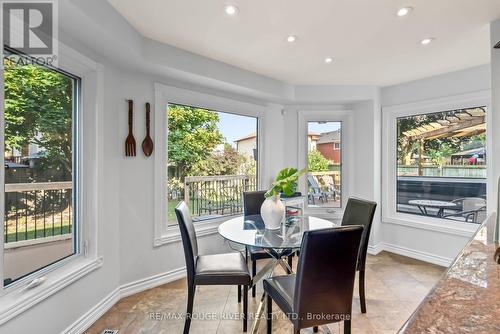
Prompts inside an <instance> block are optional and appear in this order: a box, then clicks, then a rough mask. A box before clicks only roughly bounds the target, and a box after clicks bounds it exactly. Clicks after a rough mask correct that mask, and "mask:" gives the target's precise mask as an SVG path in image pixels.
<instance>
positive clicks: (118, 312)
mask: <svg viewBox="0 0 500 334" xmlns="http://www.w3.org/2000/svg"><path fill="white" fill-rule="evenodd" d="M259 262H262V261H259ZM443 271H444V268H442V267H438V266H434V265H431V264H428V263H424V262H420V261H417V260H413V259H409V258H406V257H402V256H399V255H394V254H391V253H387V252H382V253H380V254H379V255H377V256H368V259H367V268H366V294H367V313H366V314H361V312H360V308H359V297H358V291H357V281H356V285H355V287H356V288H355V293H354V300H353V315H352V316H353V320H352V333H370V334H371V333H383V334H386V333H396V332H397V330H398V329H399V328H400V327H401V325H402V324H403V323H404V322H405V321H406V319H407V318H408V317H409V316H410V315H411V313H412V312H413V311H414V310H415V308H416V307H417V306H418V304H419V303H420V302H421V301H422V299H423V298H424V297H425V295H426V294H427V293H428V292H429V291H430V289H431V288H432V286H433V285H434V284H435V283H436V282H437V280H438V279H439V278H440V276H441V275H442V273H443ZM259 292H260V293H259ZM261 292H262V285H260V286H259V287H258V289H257V298H252V297H251V295H250V296H249V312H255V311H256V309H257V306H258V304H259V300H260V298H259V296H260V295H261ZM185 307H186V282H185V280H179V281H176V282H172V283H169V284H165V285H162V286H160V287H157V288H154V289H150V290H147V291H144V292H141V293H138V294H135V295H133V296H130V297H127V298H124V299H122V300H120V301H119V302H118V303H117V304H116V305H114V306H113V307H112V308H111V309H110V310H109V311H108V312H106V313H105V314H104V315H103V316H102V317H101V318H100V319H99V320H97V322H95V323H94V324H93V325H92V326H91V327H90V328H89V329H88V330H87V331H86V333H87V334H94V333H95V334H100V333H101V332H102V331H103V330H104V329H118V330H119V334H126V333H127V334H128V333H130V334H136V333H143V334H149V333H151V334H176V333H182V329H183V325H184V321H183V320H182V319H167V316H168V314H175V313H180V314H183V312H185ZM241 310H242V305H241V304H238V303H237V290H236V287H229V286H199V287H198V288H197V290H196V296H195V303H194V313H196V314H198V315H199V316H205V317H212V319H193V321H192V323H191V331H190V333H192V334H197V333H202V334H210V333H218V334H233V333H242V323H241V321H240V320H234V319H221V315H222V316H226V318H227V317H228V316H231V315H234V314H239V313H240V312H241ZM273 311H274V312H275V313H276V314H275V317H276V318H277V319H276V320H274V322H273V333H277V334H278V333H279V334H285V333H287V334H288V333H292V327H291V325H290V323H289V322H288V320H286V319H284V318H283V315H282V314H281V313H280V311H279V309H278V307H277V306H275V307H274V308H273ZM152 313H154V314H156V315H155V316H152ZM152 317H153V318H154V317H157V319H152ZM251 324H252V320H249V328H250V326H251ZM328 329H329V331H330V332H331V333H334V334H337V333H342V324H338V323H337V324H332V325H329V326H328ZM322 331H323V329H321V330H320V332H322ZM259 333H266V322H265V321H261V323H260V327H259ZM302 333H312V329H309V330H307V329H306V330H303V331H302Z"/></svg>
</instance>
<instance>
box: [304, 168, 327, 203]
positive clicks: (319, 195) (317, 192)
mask: <svg viewBox="0 0 500 334" xmlns="http://www.w3.org/2000/svg"><path fill="white" fill-rule="evenodd" d="M307 182H308V183H309V189H310V191H309V193H308V194H307V199H308V200H309V201H310V202H312V204H316V199H319V200H321V203H324V202H325V195H324V193H323V191H322V190H321V187H320V185H319V183H318V180H317V179H316V177H315V176H314V175H307ZM311 190H312V191H311Z"/></svg>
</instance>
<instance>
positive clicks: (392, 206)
mask: <svg viewBox="0 0 500 334" xmlns="http://www.w3.org/2000/svg"><path fill="white" fill-rule="evenodd" d="M488 99H489V97H488V93H487V92H478V93H473V94H467V95H464V96H456V97H450V98H442V99H436V100H430V101H424V102H417V103H411V104H407V105H398V106H390V107H385V108H384V109H383V120H384V121H383V131H382V134H383V143H382V153H383V156H382V162H383V165H382V179H383V182H382V184H383V191H382V197H383V200H382V204H383V206H382V214H383V221H384V222H387V223H397V224H403V225H410V226H413V227H421V228H428V229H438V230H441V231H447V232H450V233H455V234H456V233H458V234H461V235H462V234H463V235H469V233H470V232H469V231H474V230H475V228H476V227H477V224H479V223H481V222H482V221H483V220H484V219H485V217H486V215H487V210H489V207H488V205H487V204H488V197H489V196H488V194H489V192H490V191H491V189H490V190H489V187H488V184H490V182H488V178H489V177H490V175H489V173H488V170H489V166H490V163H491V162H490V159H489V155H488V152H489V144H488V142H489V139H488V138H489V136H490V135H489V132H488V119H489V118H490V115H489V108H488V103H489V101H488Z"/></svg>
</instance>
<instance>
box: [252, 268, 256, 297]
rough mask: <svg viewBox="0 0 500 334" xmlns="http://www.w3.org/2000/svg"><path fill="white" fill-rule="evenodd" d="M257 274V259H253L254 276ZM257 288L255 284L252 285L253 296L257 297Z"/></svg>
mask: <svg viewBox="0 0 500 334" xmlns="http://www.w3.org/2000/svg"><path fill="white" fill-rule="evenodd" d="M256 274H257V261H255V260H253V261H252V278H254V277H255V275H256ZM256 290H257V287H256V286H255V285H254V286H253V287H252V297H253V298H255V292H256Z"/></svg>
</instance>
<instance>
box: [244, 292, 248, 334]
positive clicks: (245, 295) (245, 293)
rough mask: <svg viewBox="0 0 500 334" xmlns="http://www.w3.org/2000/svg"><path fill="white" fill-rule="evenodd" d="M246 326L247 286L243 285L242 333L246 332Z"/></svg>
mask: <svg viewBox="0 0 500 334" xmlns="http://www.w3.org/2000/svg"><path fill="white" fill-rule="evenodd" d="M247 324H248V285H246V284H245V285H243V331H244V332H246V331H247Z"/></svg>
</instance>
